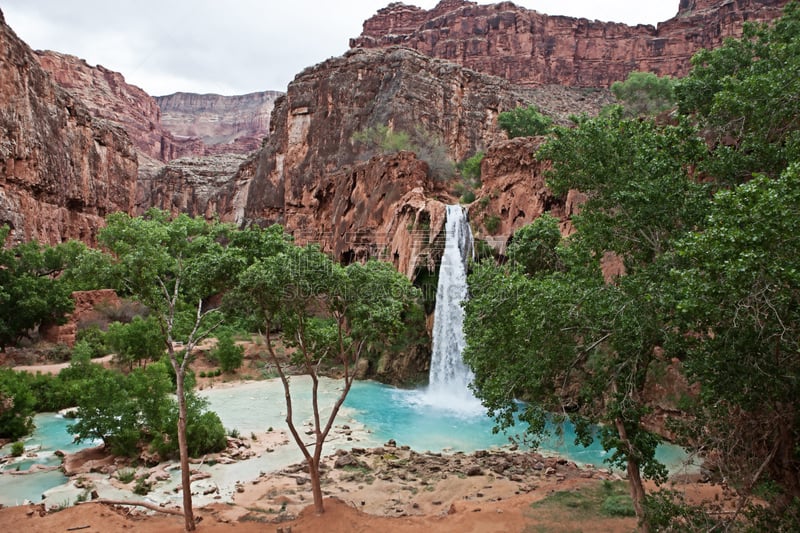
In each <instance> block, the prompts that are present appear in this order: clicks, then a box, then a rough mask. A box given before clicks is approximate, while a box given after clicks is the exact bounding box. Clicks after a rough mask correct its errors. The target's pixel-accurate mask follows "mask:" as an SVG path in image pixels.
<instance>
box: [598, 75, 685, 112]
mask: <svg viewBox="0 0 800 533" xmlns="http://www.w3.org/2000/svg"><path fill="white" fill-rule="evenodd" d="M611 92H612V93H614V96H616V97H617V100H619V101H620V102H622V106H623V109H624V110H625V114H626V115H628V116H639V115H652V114H656V113H661V112H662V111H666V110H668V109H670V108H672V107H673V106H674V105H675V102H676V98H675V80H673V79H672V78H670V77H669V76H665V77H663V78H660V77H658V76H656V75H655V74H653V73H652V72H631V73H630V74H628V79H626V80H625V81H615V82H614V83H612V84H611Z"/></svg>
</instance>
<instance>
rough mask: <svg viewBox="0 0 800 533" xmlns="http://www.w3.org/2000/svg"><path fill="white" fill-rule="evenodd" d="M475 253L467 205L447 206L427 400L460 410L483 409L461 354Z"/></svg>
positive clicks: (439, 405) (470, 372) (472, 410)
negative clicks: (470, 268) (469, 272)
mask: <svg viewBox="0 0 800 533" xmlns="http://www.w3.org/2000/svg"><path fill="white" fill-rule="evenodd" d="M472 253H473V240H472V230H471V229H470V227H469V222H468V221H467V216H466V213H465V212H464V209H463V208H462V207H461V206H460V205H449V206H447V220H446V223H445V247H444V254H443V255H442V263H441V267H440V268H439V284H438V286H437V288H436V310H435V312H434V315H433V355H432V357H431V370H430V382H429V385H428V390H427V391H426V402H427V403H430V404H433V405H435V406H437V407H444V408H448V409H455V410H458V411H467V412H476V411H480V412H482V411H483V410H482V408H481V405H480V402H479V401H478V400H477V399H476V398H475V396H474V395H473V394H472V391H471V390H470V389H469V384H470V382H471V381H472V377H473V376H472V371H470V369H469V368H468V367H467V365H465V364H464V361H463V359H462V358H461V354H462V352H463V351H464V345H465V340H464V327H463V326H464V309H463V307H462V303H463V302H464V300H466V298H467V262H468V260H469V259H471V258H472Z"/></svg>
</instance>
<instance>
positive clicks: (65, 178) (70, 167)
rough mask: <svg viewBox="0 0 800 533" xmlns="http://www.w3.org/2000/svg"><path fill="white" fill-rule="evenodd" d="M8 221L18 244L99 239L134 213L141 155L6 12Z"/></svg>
mask: <svg viewBox="0 0 800 533" xmlns="http://www.w3.org/2000/svg"><path fill="white" fill-rule="evenodd" d="M0 123H2V126H1V127H0V224H8V225H9V226H10V227H11V229H12V232H11V237H10V239H11V241H13V242H21V241H27V240H31V239H36V240H39V241H40V242H45V243H50V244H54V243H57V242H61V241H63V240H67V239H71V238H75V239H81V240H83V241H86V242H90V243H91V242H94V240H95V235H96V231H97V228H98V227H99V226H100V225H101V224H102V219H103V217H104V216H105V215H106V214H107V213H110V212H112V211H118V210H121V211H127V212H130V211H132V209H133V205H134V196H135V195H134V191H135V187H136V176H137V168H138V167H137V157H136V150H135V147H134V145H133V143H132V142H131V140H130V138H129V137H128V135H127V134H126V133H125V131H124V130H123V129H122V128H120V127H119V126H117V125H115V124H113V123H111V122H110V121H107V120H103V119H98V118H95V117H93V116H92V114H91V112H90V111H89V109H88V108H87V107H86V106H85V105H84V104H83V103H82V102H81V101H80V100H79V99H78V98H76V97H75V96H73V95H72V94H70V93H68V92H67V91H65V90H64V89H62V88H61V87H60V86H59V85H58V84H56V83H55V82H54V81H53V80H52V79H51V77H50V76H49V75H48V74H47V73H46V72H45V71H44V70H43V69H42V68H41V66H40V64H39V62H38V60H37V58H36V56H35V55H34V54H33V52H32V51H31V49H30V48H29V47H28V46H27V45H26V44H25V43H24V42H22V41H21V40H20V39H19V38H18V37H17V35H16V34H15V33H14V32H13V31H12V30H11V28H9V27H8V26H7V25H6V23H5V19H4V17H3V16H2V13H0Z"/></svg>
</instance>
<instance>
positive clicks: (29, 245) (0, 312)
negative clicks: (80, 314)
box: [0, 226, 75, 351]
mask: <svg viewBox="0 0 800 533" xmlns="http://www.w3.org/2000/svg"><path fill="white" fill-rule="evenodd" d="M8 234H9V229H8V226H2V227H0V243H5V241H6V239H7V238H8ZM74 248H75V246H74V245H69V246H68V245H66V244H65V245H59V246H42V245H40V244H39V243H37V242H35V241H31V242H26V243H22V244H17V245H14V246H12V247H10V248H5V247H0V351H2V350H4V349H5V347H6V346H9V345H11V344H13V343H16V342H17V341H19V339H20V338H22V337H24V336H25V335H27V334H28V332H29V331H30V330H32V329H34V328H36V327H37V326H39V325H41V324H42V323H45V322H52V323H60V322H63V320H64V315H65V314H66V313H68V312H70V311H71V310H72V308H73V306H74V303H73V301H72V298H70V294H71V292H72V290H71V287H70V286H69V285H68V284H67V283H65V282H64V281H63V280H61V279H59V277H58V276H59V274H61V272H63V271H64V269H66V268H67V267H68V265H69V261H70V260H71V259H72V257H73V256H72V255H71V253H70V252H72V251H73V250H74Z"/></svg>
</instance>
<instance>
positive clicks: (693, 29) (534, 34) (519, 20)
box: [350, 0, 788, 87]
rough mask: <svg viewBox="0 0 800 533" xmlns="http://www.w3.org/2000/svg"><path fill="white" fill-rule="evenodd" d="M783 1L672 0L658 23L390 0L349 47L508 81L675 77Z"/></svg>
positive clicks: (463, 2)
mask: <svg viewBox="0 0 800 533" xmlns="http://www.w3.org/2000/svg"><path fill="white" fill-rule="evenodd" d="M787 2H788V0H680V5H679V12H678V14H677V16H675V17H674V18H672V19H670V20H668V21H666V22H663V23H661V24H659V25H658V27H657V28H656V27H653V26H649V25H638V26H635V27H634V26H628V25H625V24H618V23H611V22H600V21H590V20H587V19H576V18H571V17H563V16H549V15H544V14H541V13H538V12H536V11H533V10H528V9H525V8H522V7H519V6H517V5H515V4H513V3H512V2H501V3H498V4H490V5H478V4H477V3H475V2H469V1H467V0H443V1H442V2H440V3H439V4H438V5H437V6H436V7H435V8H434V9H432V10H430V11H426V10H423V9H420V8H417V7H412V6H407V5H405V4H402V3H392V4H390V5H389V6H388V7H386V8H384V9H381V10H380V11H378V13H377V14H376V15H375V16H373V17H372V18H370V19H369V20H367V21H366V22H364V26H363V31H362V33H361V35H360V36H359V37H357V38H355V39H351V41H350V46H351V47H352V48H381V47H386V46H393V45H402V46H407V47H410V48H413V49H415V50H418V51H419V52H421V53H423V54H426V55H429V56H432V57H439V58H444V59H448V60H450V61H455V62H457V63H459V64H462V65H464V66H467V67H469V68H473V69H475V70H478V71H481V72H486V73H489V74H494V75H496V76H502V77H504V78H506V79H508V80H510V81H512V82H514V83H518V84H523V85H531V86H539V85H549V84H560V85H569V86H578V87H608V86H609V85H610V84H611V83H612V82H614V81H617V80H623V79H625V78H626V77H627V75H628V73H630V72H631V71H637V70H638V71H649V72H654V73H656V74H659V75H671V76H682V75H685V74H686V73H687V72H688V70H689V67H690V63H689V60H690V58H691V56H692V55H693V54H694V53H695V52H697V51H698V50H699V49H701V48H713V47H716V46H719V45H720V44H721V43H722V40H723V39H724V38H725V37H728V36H738V35H740V34H741V28H742V24H743V23H744V22H745V21H760V20H772V19H774V18H776V17H778V16H779V15H780V13H781V9H782V7H783V6H784V5H785V4H786V3H787Z"/></svg>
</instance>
